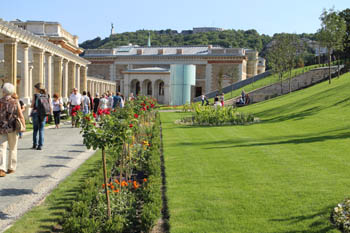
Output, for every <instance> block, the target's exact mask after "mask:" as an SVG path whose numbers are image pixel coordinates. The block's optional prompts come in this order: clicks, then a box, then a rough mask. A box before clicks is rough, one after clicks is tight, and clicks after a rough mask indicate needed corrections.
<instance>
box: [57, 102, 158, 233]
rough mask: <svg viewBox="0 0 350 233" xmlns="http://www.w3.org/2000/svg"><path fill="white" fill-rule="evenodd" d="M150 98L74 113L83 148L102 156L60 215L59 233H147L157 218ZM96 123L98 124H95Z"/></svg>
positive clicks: (155, 142) (155, 137)
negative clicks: (60, 226) (97, 169)
mask: <svg viewBox="0 0 350 233" xmlns="http://www.w3.org/2000/svg"><path fill="white" fill-rule="evenodd" d="M154 107H155V102H154V100H152V99H148V98H145V97H139V98H138V99H137V100H135V101H131V102H129V103H128V104H126V105H125V108H122V109H117V110H116V111H114V110H113V111H111V110H110V109H107V110H103V111H99V112H98V114H97V115H94V114H89V115H82V114H81V113H80V112H78V113H77V115H79V119H80V121H79V122H78V123H79V124H80V125H81V127H82V133H83V137H84V144H85V145H86V146H87V147H88V148H91V147H92V148H94V149H97V148H100V149H101V150H102V151H103V153H102V154H104V152H105V154H107V155H108V156H106V157H107V163H104V161H105V159H106V158H105V157H103V158H102V162H103V163H102V165H103V166H101V169H100V171H98V172H96V174H95V175H94V176H93V177H91V178H89V179H87V180H86V181H84V183H83V185H82V191H81V194H80V195H78V197H77V200H76V202H75V203H74V205H73V206H72V208H71V210H70V211H69V214H68V215H66V216H65V217H64V220H63V224H62V225H63V230H64V232H148V231H149V230H150V229H151V228H152V227H153V225H154V224H155V223H156V220H157V219H158V218H159V217H160V210H161V174H160V122H159V116H158V114H157V113H155V112H154V111H153V108H154ZM97 119H98V120H97Z"/></svg>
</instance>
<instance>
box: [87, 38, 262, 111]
mask: <svg viewBox="0 0 350 233" xmlns="http://www.w3.org/2000/svg"><path fill="white" fill-rule="evenodd" d="M83 58H85V59H87V60H89V61H90V62H91V63H90V64H89V70H88V74H89V75H91V76H95V77H99V78H101V79H104V80H110V81H113V82H115V83H116V87H117V91H120V92H122V93H124V94H127V93H131V92H132V93H133V94H134V95H136V94H146V95H150V96H153V97H156V98H158V100H159V101H160V102H163V103H166V104H167V103H169V102H171V101H170V100H169V101H165V102H164V100H162V98H163V97H159V93H161V92H159V90H160V89H161V88H160V85H167V83H168V79H169V77H170V76H171V75H170V73H169V72H170V66H171V65H195V70H196V77H195V85H194V86H193V87H192V91H191V97H192V98H194V97H196V96H199V95H201V94H205V93H208V92H210V91H213V90H217V89H218V88H219V86H218V79H219V76H220V75H221V77H222V80H223V82H222V86H227V85H229V84H231V83H233V82H237V81H240V80H244V79H246V78H250V77H253V76H255V75H257V74H259V73H262V72H264V71H265V60H264V59H262V58H259V57H258V52H257V51H255V50H251V49H243V48H222V47H213V46H211V45H209V46H181V47H140V46H135V45H134V46H133V45H130V46H121V47H118V48H113V49H88V50H86V51H85V54H84V56H83ZM145 80H147V83H148V84H146V83H143V82H144V81H145ZM137 83H139V84H137ZM136 85H138V86H137V87H136ZM147 86H148V87H149V89H148V90H149V91H147V90H145V88H147ZM150 87H152V91H151V88H150ZM155 90H158V94H156V91H155ZM166 95H168V96H170V95H169V94H166Z"/></svg>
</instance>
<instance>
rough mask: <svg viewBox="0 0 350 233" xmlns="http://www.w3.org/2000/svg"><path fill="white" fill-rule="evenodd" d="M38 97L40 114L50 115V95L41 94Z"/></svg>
mask: <svg viewBox="0 0 350 233" xmlns="http://www.w3.org/2000/svg"><path fill="white" fill-rule="evenodd" d="M37 98H38V99H37V111H38V113H39V116H48V115H50V114H51V110H50V109H51V108H50V97H49V96H47V95H40V96H38V97H37Z"/></svg>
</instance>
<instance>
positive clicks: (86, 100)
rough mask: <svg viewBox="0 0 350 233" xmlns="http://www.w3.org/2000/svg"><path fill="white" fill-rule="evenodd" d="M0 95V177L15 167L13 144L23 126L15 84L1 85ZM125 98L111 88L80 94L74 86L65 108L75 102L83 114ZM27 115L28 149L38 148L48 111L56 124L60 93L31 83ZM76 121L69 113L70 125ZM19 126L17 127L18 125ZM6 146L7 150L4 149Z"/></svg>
mask: <svg viewBox="0 0 350 233" xmlns="http://www.w3.org/2000/svg"><path fill="white" fill-rule="evenodd" d="M1 92H2V97H1V98H0V177H5V176H6V174H11V173H14V172H15V171H16V167H17V144H18V139H19V137H20V136H21V133H22V131H24V130H25V125H26V123H25V118H24V115H23V112H24V110H25V105H24V103H23V102H22V101H21V100H19V98H18V96H17V94H16V88H15V86H14V85H12V84H11V83H4V84H3V85H2V86H1ZM124 102H125V99H124V97H123V95H121V94H120V93H119V92H118V93H116V95H114V94H113V93H111V92H109V91H108V92H107V93H103V94H102V95H101V97H99V95H98V94H96V96H95V98H92V97H91V95H90V93H89V92H86V91H83V93H82V95H81V94H80V93H79V92H78V89H77V88H74V89H73V90H72V93H71V95H70V97H69V99H68V103H67V108H68V110H69V113H70V114H71V113H72V109H73V108H74V107H76V106H80V109H81V111H82V112H83V114H88V113H90V112H95V113H97V112H98V110H99V109H106V108H117V107H119V108H122V107H124ZM30 108H31V112H30V117H31V119H32V123H33V146H32V149H35V150H42V148H43V145H44V128H45V124H46V122H47V120H48V116H49V115H53V117H54V121H55V128H56V129H59V128H60V118H61V113H62V112H63V111H65V106H64V103H63V100H62V97H61V96H60V95H59V94H57V93H55V94H53V96H52V98H51V96H50V95H49V94H48V93H47V92H46V90H45V87H44V85H43V84H42V83H37V84H35V85H34V95H33V98H32V101H31V106H30ZM75 125H76V121H75V119H74V114H72V126H73V127H74V126H75ZM19 126H20V127H19ZM7 147H8V153H7Z"/></svg>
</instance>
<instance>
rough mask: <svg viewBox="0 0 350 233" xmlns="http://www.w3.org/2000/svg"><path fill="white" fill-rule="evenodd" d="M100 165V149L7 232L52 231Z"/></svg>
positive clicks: (30, 232) (32, 232)
mask: <svg viewBox="0 0 350 233" xmlns="http://www.w3.org/2000/svg"><path fill="white" fill-rule="evenodd" d="M100 167H101V153H100V152H99V151H98V152H97V153H95V154H94V155H92V156H91V157H90V158H89V159H88V160H87V161H86V162H85V163H84V164H83V165H81V166H80V167H79V168H78V169H77V170H76V171H75V172H74V173H73V174H72V175H71V176H69V177H67V178H66V179H65V180H64V181H63V182H62V183H60V184H59V185H58V187H57V188H55V189H54V190H53V191H52V193H51V194H50V195H49V196H48V197H47V198H46V199H45V201H44V202H43V203H42V204H41V205H39V206H36V207H34V208H33V209H32V210H30V211H29V212H27V213H26V214H25V215H24V216H23V217H21V218H20V219H19V220H18V221H16V222H15V224H14V225H13V226H12V227H11V228H10V229H8V230H7V231H6V232H5V233H24V232H25V233H37V232H52V231H53V227H55V226H56V225H57V224H58V223H59V221H60V219H61V217H62V216H63V214H64V213H65V212H66V209H67V208H68V207H70V206H71V204H72V202H73V201H74V200H75V198H76V195H78V194H79V192H80V185H81V184H82V182H83V181H84V180H85V179H86V178H88V177H91V176H93V175H94V174H96V173H95V172H96V171H98V170H99V169H100ZM54 232H56V231H54Z"/></svg>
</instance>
